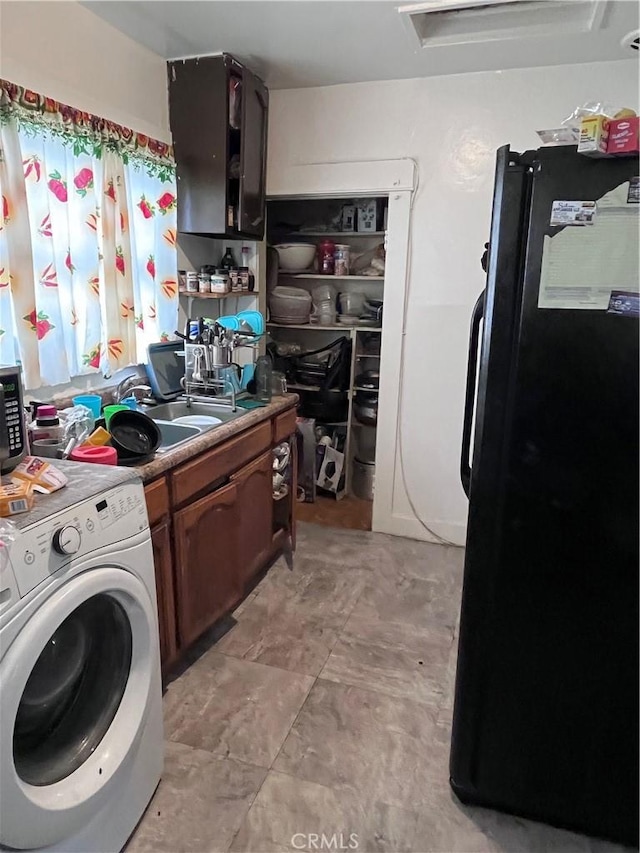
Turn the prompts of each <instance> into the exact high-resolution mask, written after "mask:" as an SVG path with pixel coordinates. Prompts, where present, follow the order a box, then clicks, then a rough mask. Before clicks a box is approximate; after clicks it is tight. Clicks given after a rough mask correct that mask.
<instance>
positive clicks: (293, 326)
mask: <svg viewBox="0 0 640 853" xmlns="http://www.w3.org/2000/svg"><path fill="white" fill-rule="evenodd" d="M267 326H273V327H274V328H276V329H318V331H320V332H323V331H327V330H329V331H336V330H337V329H339V330H340V331H341V332H350V331H351V330H355V331H356V332H382V329H381V327H380V326H347V325H342V324H341V325H336V326H316V325H312V324H311V323H291V324H289V323H267Z"/></svg>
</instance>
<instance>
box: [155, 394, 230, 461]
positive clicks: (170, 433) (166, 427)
mask: <svg viewBox="0 0 640 853" xmlns="http://www.w3.org/2000/svg"><path fill="white" fill-rule="evenodd" d="M144 413H145V415H148V416H149V417H150V418H151V419H152V420H154V421H155V422H156V423H157V424H158V427H159V428H160V432H161V434H162V441H161V443H160V447H159V448H158V451H157V452H158V453H163V452H165V451H167V450H173V449H174V448H175V447H178V445H181V444H184V443H185V442H187V441H190V440H191V439H192V438H195V437H196V436H198V435H201V434H202V433H203V432H208V431H209V430H211V429H215V428H216V427H218V426H221V425H222V424H224V423H227V422H228V421H232V420H235V419H236V418H240V417H242V415H244V414H246V412H245V411H244V409H237V410H236V411H235V412H233V411H232V410H231V409H229V408H227V407H226V406H219V405H216V404H215V403H191V405H190V406H187V404H186V402H184V401H183V400H177V401H176V402H174V403H161V404H160V405H158V406H149V407H148V408H145V409H144ZM179 418H196V419H197V422H195V423H188V422H187V423H179V422H178V423H175V421H177V420H178V419H179ZM208 418H210V419H211V421H210V422H209V423H208V422H207V419H208Z"/></svg>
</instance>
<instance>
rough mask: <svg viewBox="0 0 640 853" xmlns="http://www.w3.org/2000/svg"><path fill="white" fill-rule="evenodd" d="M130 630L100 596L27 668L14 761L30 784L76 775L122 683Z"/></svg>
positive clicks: (120, 612) (112, 603) (105, 725)
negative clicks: (29, 671) (74, 773)
mask: <svg viewBox="0 0 640 853" xmlns="http://www.w3.org/2000/svg"><path fill="white" fill-rule="evenodd" d="M131 645H132V640H131V627H130V625H129V620H128V618H127V615H126V613H125V610H124V608H123V607H122V606H121V605H120V604H119V603H118V601H117V600H116V599H115V598H114V597H112V596H110V595H108V594H106V593H100V594H98V595H94V596H92V597H91V598H88V599H87V600H86V601H84V602H83V603H82V604H81V605H80V606H79V607H78V608H77V609H76V610H74V611H73V613H71V614H70V615H69V616H67V618H66V619H65V620H64V622H62V624H61V625H60V627H59V628H58V629H57V630H56V631H55V632H54V633H53V635H52V636H51V638H50V639H49V642H48V643H47V645H46V646H45V648H44V649H43V650H42V653H41V654H40V657H39V658H38V660H37V661H36V664H35V666H34V667H33V669H32V670H31V674H30V676H29V679H28V681H27V684H26V686H25V688H24V692H23V694H22V698H21V699H20V704H19V707H18V713H17V716H16V722H15V726H14V731H13V758H14V765H15V768H16V771H17V773H18V775H19V776H20V778H21V779H22V780H23V781H24V782H27V783H28V784H30V785H52V784H53V783H54V782H59V781H60V780H61V779H64V778H66V777H67V776H69V775H70V774H71V773H73V771H74V770H77V769H78V767H80V765H81V764H83V763H84V762H85V761H86V760H87V758H89V756H90V755H91V753H92V752H93V751H94V749H95V748H96V747H97V745H98V744H99V743H100V741H101V740H102V738H103V737H104V735H105V734H106V732H107V730H108V729H109V726H110V725H111V722H112V721H113V718H114V717H115V715H116V711H117V710H118V706H119V705H120V701H121V699H122V696H123V694H124V691H125V687H126V685H127V679H128V677H129V669H130V666H131Z"/></svg>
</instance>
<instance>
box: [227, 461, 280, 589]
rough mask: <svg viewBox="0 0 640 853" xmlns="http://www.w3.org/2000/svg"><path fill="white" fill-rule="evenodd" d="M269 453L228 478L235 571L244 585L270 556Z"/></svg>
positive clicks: (270, 501) (270, 487)
mask: <svg viewBox="0 0 640 853" xmlns="http://www.w3.org/2000/svg"><path fill="white" fill-rule="evenodd" d="M271 478H272V462H271V450H269V451H268V452H267V453H264V454H263V455H262V456H260V457H258V459H256V460H255V461H253V462H251V463H250V464H249V465H245V467H244V468H241V469H240V470H239V471H238V473H237V474H234V475H233V477H232V478H231V480H232V482H233V483H235V485H236V488H237V490H238V512H239V516H240V517H239V524H238V530H239V538H238V567H239V573H240V577H241V581H242V584H243V585H244V584H246V583H247V581H249V580H250V579H251V578H252V577H253V576H254V575H255V574H256V573H257V572H258V571H260V569H262V568H264V566H265V565H266V563H267V561H268V559H269V557H270V555H271V539H272V532H273V531H272V525H273V496H272V482H271Z"/></svg>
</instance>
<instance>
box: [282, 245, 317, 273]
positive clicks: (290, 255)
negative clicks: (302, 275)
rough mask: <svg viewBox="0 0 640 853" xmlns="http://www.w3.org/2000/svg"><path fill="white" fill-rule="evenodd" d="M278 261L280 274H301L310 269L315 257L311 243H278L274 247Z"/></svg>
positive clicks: (314, 248) (314, 250)
mask: <svg viewBox="0 0 640 853" xmlns="http://www.w3.org/2000/svg"><path fill="white" fill-rule="evenodd" d="M274 249H275V250H276V251H277V253H278V258H279V260H280V271H281V272H303V271H304V270H308V269H310V267H311V265H312V264H313V259H314V258H315V256H316V247H315V245H314V244H313V243H279V244H278V245H277V246H274Z"/></svg>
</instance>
